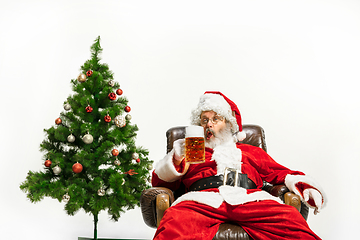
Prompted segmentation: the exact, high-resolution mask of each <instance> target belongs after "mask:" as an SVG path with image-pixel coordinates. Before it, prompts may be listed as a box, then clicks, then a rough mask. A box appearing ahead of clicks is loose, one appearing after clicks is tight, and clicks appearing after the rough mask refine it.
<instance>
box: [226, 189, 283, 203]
mask: <svg viewBox="0 0 360 240" xmlns="http://www.w3.org/2000/svg"><path fill="white" fill-rule="evenodd" d="M219 191H220V195H221V196H223V197H224V200H225V202H227V203H229V204H230V205H238V204H244V203H247V202H255V201H261V200H274V201H277V202H278V203H281V204H282V203H283V202H282V201H281V200H280V198H278V197H274V196H272V195H271V194H269V193H268V192H266V191H257V192H253V193H249V194H248V193H247V190H246V189H245V188H240V187H231V186H220V187H219Z"/></svg>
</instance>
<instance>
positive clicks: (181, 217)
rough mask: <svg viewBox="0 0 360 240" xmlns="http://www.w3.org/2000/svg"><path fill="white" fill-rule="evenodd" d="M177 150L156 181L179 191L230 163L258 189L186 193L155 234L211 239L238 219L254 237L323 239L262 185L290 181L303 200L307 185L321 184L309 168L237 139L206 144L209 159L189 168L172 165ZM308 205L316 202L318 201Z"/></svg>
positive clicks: (155, 176)
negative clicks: (291, 164) (299, 168)
mask: <svg viewBox="0 0 360 240" xmlns="http://www.w3.org/2000/svg"><path fill="white" fill-rule="evenodd" d="M173 155H174V150H173V151H171V152H169V154H167V155H166V156H165V158H164V159H162V160H160V161H159V162H158V164H157V166H156V168H155V171H154V172H153V178H152V184H153V186H155V187H157V186H162V187H167V188H170V189H172V190H176V189H177V188H178V187H179V186H180V183H181V182H182V183H183V184H184V185H185V187H186V188H187V189H188V188H189V187H190V186H191V185H192V184H193V183H195V182H196V181H198V180H200V179H202V178H205V177H210V176H216V175H220V174H223V173H224V171H225V168H226V167H231V168H234V169H238V170H241V173H243V174H247V176H248V178H249V179H251V180H252V181H253V182H254V183H255V185H256V189H245V188H242V187H233V186H227V185H226V186H220V187H218V188H211V189H206V190H202V191H190V192H187V193H186V194H184V195H182V196H181V197H179V198H178V199H177V200H176V201H175V202H174V203H173V204H172V206H171V207H170V208H169V209H168V210H166V212H165V214H164V217H163V219H162V220H161V222H160V226H159V228H158V230H157V232H156V234H155V237H154V239H209V240H210V239H212V238H213V236H214V235H215V234H216V232H217V230H218V227H219V225H220V223H222V222H225V221H232V222H237V223H238V224H239V225H240V226H242V227H243V228H244V230H245V231H246V232H247V233H248V234H249V235H250V236H251V237H252V238H254V239H320V238H319V237H318V236H316V235H315V233H313V232H312V231H311V230H310V228H309V227H308V225H307V223H306V221H305V220H304V218H303V217H302V216H301V214H300V213H299V212H298V211H297V210H296V209H295V208H294V207H291V206H287V205H285V204H283V203H282V202H281V201H280V199H279V198H276V197H274V196H272V195H270V194H269V193H267V192H265V191H262V190H261V187H262V185H263V181H267V182H269V183H272V184H282V183H285V185H286V186H287V187H288V188H289V189H290V190H291V191H293V192H295V193H297V194H299V196H300V197H301V198H302V199H303V194H302V193H303V191H304V190H305V189H306V188H315V189H317V190H319V187H318V186H317V184H316V183H315V182H314V181H313V180H311V178H309V177H307V176H305V175H304V173H302V172H299V171H292V170H290V169H288V168H286V167H284V166H282V165H280V164H278V163H276V162H275V161H274V160H273V159H272V158H271V157H270V156H269V155H268V154H267V153H266V152H265V151H263V150H262V149H261V148H258V147H254V146H250V145H246V144H239V143H237V144H235V143H234V142H233V141H230V142H227V143H224V144H222V145H220V146H217V147H215V148H214V149H210V148H206V152H205V157H206V160H205V163H201V164H191V165H190V167H189V169H188V171H187V172H186V173H183V167H184V164H182V165H181V166H180V167H176V166H175V165H174V164H173ZM183 163H184V161H183ZM307 204H308V205H309V206H310V207H314V206H315V205H313V204H314V203H313V201H308V202H307ZM195 226H196V227H195Z"/></svg>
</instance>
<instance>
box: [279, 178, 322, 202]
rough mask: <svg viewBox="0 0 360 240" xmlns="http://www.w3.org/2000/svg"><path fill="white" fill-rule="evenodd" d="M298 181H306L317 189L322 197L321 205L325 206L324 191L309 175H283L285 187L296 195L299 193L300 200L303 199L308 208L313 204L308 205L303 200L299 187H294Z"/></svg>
mask: <svg viewBox="0 0 360 240" xmlns="http://www.w3.org/2000/svg"><path fill="white" fill-rule="evenodd" d="M299 182H303V183H306V184H308V185H310V186H312V187H313V188H316V189H317V190H319V191H320V194H321V195H322V198H323V205H322V207H325V205H326V202H327V199H326V196H325V193H324V191H323V190H322V188H321V187H320V185H319V184H318V183H317V182H316V181H315V180H314V179H312V178H311V177H309V176H306V175H291V174H288V175H286V177H285V185H286V187H287V188H288V189H289V190H290V191H292V192H294V193H295V194H296V195H299V196H300V198H301V201H303V202H304V203H305V204H306V205H307V206H308V207H310V208H314V207H313V206H311V205H309V204H308V203H307V202H305V200H304V198H303V193H300V191H299V189H298V188H297V187H296V184H297V183H299Z"/></svg>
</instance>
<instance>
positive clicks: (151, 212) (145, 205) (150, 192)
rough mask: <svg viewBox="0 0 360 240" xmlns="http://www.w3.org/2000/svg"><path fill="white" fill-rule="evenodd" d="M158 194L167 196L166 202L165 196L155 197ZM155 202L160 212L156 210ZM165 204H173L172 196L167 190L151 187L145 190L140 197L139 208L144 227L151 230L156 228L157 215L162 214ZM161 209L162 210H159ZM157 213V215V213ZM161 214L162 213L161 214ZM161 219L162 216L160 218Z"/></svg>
mask: <svg viewBox="0 0 360 240" xmlns="http://www.w3.org/2000/svg"><path fill="white" fill-rule="evenodd" d="M159 194H161V195H163V194H165V195H167V196H168V200H166V196H162V197H161V196H160V197H159V198H158V197H157V196H158V195H159ZM157 202H159V203H160V210H159V211H158V210H157ZM166 202H168V204H169V206H170V205H171V204H172V203H173V202H174V194H173V192H172V191H171V190H170V189H168V188H163V187H153V188H148V189H145V190H144V191H143V192H142V193H141V196H140V207H141V212H142V215H143V219H144V222H145V224H146V225H148V226H149V227H152V228H157V225H158V224H157V223H158V220H157V219H158V214H164V211H165V210H166V209H164V208H165V207H166ZM161 209H163V210H161ZM157 212H158V213H157ZM161 212H162V213H161ZM161 217H162V216H161Z"/></svg>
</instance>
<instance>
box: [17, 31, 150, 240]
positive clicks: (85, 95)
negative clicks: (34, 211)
mask: <svg viewBox="0 0 360 240" xmlns="http://www.w3.org/2000/svg"><path fill="white" fill-rule="evenodd" d="M102 50H103V49H102V48H101V46H100V37H98V38H97V39H96V40H95V42H94V44H93V45H92V46H91V59H89V60H87V61H86V62H85V63H84V65H83V66H81V72H82V73H81V74H80V75H79V76H78V77H77V79H72V80H71V84H72V89H73V91H74V94H73V95H70V96H69V97H68V98H67V100H66V101H65V102H64V111H63V112H61V113H60V116H56V117H54V118H56V120H55V124H54V125H53V126H52V127H51V128H49V129H45V130H44V131H45V133H46V138H45V140H44V141H43V142H42V143H41V144H40V150H41V151H42V152H43V153H44V155H43V160H42V162H43V164H44V169H43V171H39V172H33V171H29V172H28V175H27V177H26V180H25V181H24V182H23V183H22V184H21V185H20V189H22V190H23V191H24V192H26V193H27V197H28V198H29V199H30V201H31V202H34V203H35V202H39V201H41V200H42V199H43V198H44V197H51V198H54V199H58V200H59V202H61V201H62V202H65V203H66V204H65V211H66V213H67V214H69V215H74V214H75V213H76V212H78V211H79V210H80V209H83V210H84V211H85V212H86V213H89V214H91V215H93V217H94V239H97V222H98V215H99V213H100V211H102V210H107V211H108V214H109V215H110V216H111V219H112V220H114V221H117V220H118V219H119V218H120V214H121V213H123V212H125V211H126V210H129V209H133V208H134V207H135V206H139V198H140V194H141V192H142V191H143V190H144V189H145V188H147V187H149V182H148V178H149V177H150V176H149V170H150V169H151V166H152V161H150V160H149V159H148V158H147V155H148V151H147V150H146V149H144V148H142V147H137V146H136V145H135V138H136V132H137V131H138V128H137V126H136V125H133V124H131V123H130V120H131V115H130V114H129V112H130V111H131V108H130V106H128V100H127V99H126V97H124V96H123V95H122V94H123V91H122V90H121V89H120V85H119V84H118V83H117V82H115V81H114V80H113V73H112V72H111V71H110V70H109V67H108V65H107V64H103V63H100V56H99V55H100V54H101V52H102ZM124 115H125V116H124Z"/></svg>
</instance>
